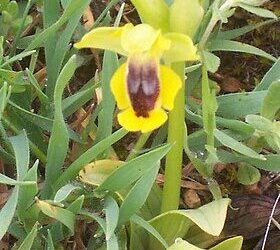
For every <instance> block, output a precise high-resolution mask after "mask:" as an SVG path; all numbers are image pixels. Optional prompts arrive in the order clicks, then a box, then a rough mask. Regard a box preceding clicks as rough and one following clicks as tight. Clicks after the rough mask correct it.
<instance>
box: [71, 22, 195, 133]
mask: <svg viewBox="0 0 280 250" xmlns="http://www.w3.org/2000/svg"><path fill="white" fill-rule="evenodd" d="M75 47H76V48H78V49H81V48H99V49H105V50H110V51H114V52H117V53H118V54H120V55H123V56H125V57H127V61H126V62H125V63H124V64H122V65H121V66H120V67H119V68H118V69H117V71H116V72H115V74H114V75H113V77H112V79H111V83H110V86H111V91H112V93H113V95H114V97H115V99H116V103H117V106H118V108H119V109H120V112H119V114H118V121H119V123H120V125H121V126H123V127H124V128H125V129H126V130H128V131H141V132H142V133H146V132H150V131H152V130H154V129H156V128H158V127H160V126H161V125H162V124H163V123H165V121H166V120H167V118H168V116H167V113H166V111H170V110H172V109H173V104H174V99H175V97H176V94H177V92H178V90H179V89H180V88H181V86H182V82H181V80H180V77H179V76H178V75H177V74H176V73H175V72H174V71H173V70H172V69H171V68H169V67H168V66H165V65H168V64H170V63H173V62H178V61H195V60H198V59H199V58H198V55H197V54H196V52H197V49H196V47H195V46H194V45H193V42H192V40H191V38H190V37H188V36H187V35H184V34H180V33H164V34H163V33H162V32H161V30H160V29H158V30H157V29H155V28H153V27H152V26H150V25H148V24H139V25H136V26H133V25H132V24H126V25H125V26H123V27H102V28H96V29H93V30H92V31H90V32H89V33H87V34H86V35H85V36H84V37H83V38H82V40H81V41H80V42H78V43H76V44H75ZM162 62H164V63H165V65H163V64H162Z"/></svg>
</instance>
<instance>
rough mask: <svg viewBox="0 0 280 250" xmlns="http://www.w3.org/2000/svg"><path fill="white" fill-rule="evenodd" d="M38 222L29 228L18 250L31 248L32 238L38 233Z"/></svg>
mask: <svg viewBox="0 0 280 250" xmlns="http://www.w3.org/2000/svg"><path fill="white" fill-rule="evenodd" d="M38 224H39V223H37V222H36V223H35V224H34V226H33V228H32V229H31V231H30V232H29V234H28V235H27V236H26V238H25V239H24V241H23V242H22V243H21V245H20V246H19V248H18V250H30V249H31V248H32V245H33V242H34V239H35V238H36V236H37V233H38Z"/></svg>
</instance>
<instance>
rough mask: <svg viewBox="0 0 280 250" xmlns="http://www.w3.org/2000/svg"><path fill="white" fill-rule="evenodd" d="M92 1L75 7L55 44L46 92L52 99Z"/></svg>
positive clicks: (86, 0)
mask: <svg viewBox="0 0 280 250" xmlns="http://www.w3.org/2000/svg"><path fill="white" fill-rule="evenodd" d="M76 2H79V1H77V0H76V1H71V2H70V4H69V5H68V6H67V8H66V9H65V13H66V12H67V11H68V9H69V8H72V6H71V5H76ZM89 3H90V0H84V1H82V2H81V1H80V4H79V5H76V6H75V11H74V12H73V13H72V14H71V16H69V19H68V22H67V25H66V26H65V29H64V30H63V31H62V32H60V33H59V36H58V39H57V40H56V43H55V50H54V53H53V55H51V59H50V61H49V63H48V64H47V78H48V79H47V88H46V92H47V95H48V96H49V97H50V98H52V96H53V92H54V89H55V82H56V80H57V78H58V75H59V72H60V70H61V67H62V65H63V61H64V59H65V55H66V53H67V51H68V50H69V43H70V41H71V39H72V36H73V33H74V31H75V29H76V27H77V25H78V24H79V21H80V19H81V16H82V14H83V12H84V10H85V8H86V6H88V4H89Z"/></svg>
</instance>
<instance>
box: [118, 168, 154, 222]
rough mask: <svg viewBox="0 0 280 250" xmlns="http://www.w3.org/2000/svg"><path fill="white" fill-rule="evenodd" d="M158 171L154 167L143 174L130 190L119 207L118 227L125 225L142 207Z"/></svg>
mask: <svg viewBox="0 0 280 250" xmlns="http://www.w3.org/2000/svg"><path fill="white" fill-rule="evenodd" d="M158 169H159V165H158V167H156V166H155V165H154V168H152V169H151V170H150V171H148V172H147V173H146V174H144V175H143V176H142V177H141V178H140V179H139V180H138V181H137V182H136V183H135V185H134V186H133V187H132V188H131V190H130V191H129V193H128V194H127V196H126V197H125V199H124V201H123V202H122V205H121V207H120V215H119V222H118V224H119V225H123V224H124V223H126V222H127V221H128V220H129V219H130V217H131V216H132V215H133V214H135V213H137V212H138V211H139V209H140V208H141V207H142V206H143V204H144V203H145V201H146V199H147V197H148V195H149V193H150V191H151V188H152V186H153V183H154V181H155V179H156V176H157V174H158Z"/></svg>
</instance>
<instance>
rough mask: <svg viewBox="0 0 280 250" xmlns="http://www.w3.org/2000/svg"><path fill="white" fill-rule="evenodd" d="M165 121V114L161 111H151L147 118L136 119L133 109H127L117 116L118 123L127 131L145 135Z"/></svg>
mask: <svg viewBox="0 0 280 250" xmlns="http://www.w3.org/2000/svg"><path fill="white" fill-rule="evenodd" d="M166 120H167V114H166V113H165V112H164V110H162V109H157V110H152V111H150V112H149V117H147V118H145V117H137V116H136V115H135V112H134V110H133V109H131V108H129V109H127V110H125V111H123V112H121V113H119V114H118V121H119V123H120V125H121V126H122V127H124V128H125V129H126V130H128V131H132V132H136V131H141V132H142V133H147V132H150V131H153V130H154V129H157V128H158V127H160V126H161V125H162V124H164V123H165V122H166Z"/></svg>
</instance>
